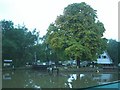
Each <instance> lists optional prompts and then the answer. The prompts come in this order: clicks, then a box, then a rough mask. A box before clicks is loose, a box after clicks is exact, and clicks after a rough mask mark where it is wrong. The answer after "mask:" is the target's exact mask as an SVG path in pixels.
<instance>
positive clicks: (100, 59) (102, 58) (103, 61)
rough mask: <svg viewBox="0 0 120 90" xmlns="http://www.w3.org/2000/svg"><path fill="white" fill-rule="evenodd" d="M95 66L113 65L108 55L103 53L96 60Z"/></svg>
mask: <svg viewBox="0 0 120 90" xmlns="http://www.w3.org/2000/svg"><path fill="white" fill-rule="evenodd" d="M96 63H97V64H105V65H107V64H109V65H110V64H113V61H112V59H111V58H110V56H109V55H108V53H107V52H106V51H104V53H103V54H101V55H100V56H99V57H98V59H97V62H96Z"/></svg>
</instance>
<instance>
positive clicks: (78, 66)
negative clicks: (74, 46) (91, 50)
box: [77, 58, 80, 68]
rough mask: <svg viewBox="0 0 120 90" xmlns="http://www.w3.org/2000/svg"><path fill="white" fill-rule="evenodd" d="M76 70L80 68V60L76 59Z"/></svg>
mask: <svg viewBox="0 0 120 90" xmlns="http://www.w3.org/2000/svg"><path fill="white" fill-rule="evenodd" d="M77 68H80V59H79V58H77Z"/></svg>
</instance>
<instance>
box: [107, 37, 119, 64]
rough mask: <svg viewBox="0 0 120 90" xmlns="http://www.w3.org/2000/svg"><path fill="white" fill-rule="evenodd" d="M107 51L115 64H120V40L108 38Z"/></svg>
mask: <svg viewBox="0 0 120 90" xmlns="http://www.w3.org/2000/svg"><path fill="white" fill-rule="evenodd" d="M107 51H108V54H109V55H110V57H111V59H112V60H113V62H114V64H115V65H118V63H120V57H119V54H118V53H120V42H117V41H116V40H113V39H110V40H108V45H107Z"/></svg>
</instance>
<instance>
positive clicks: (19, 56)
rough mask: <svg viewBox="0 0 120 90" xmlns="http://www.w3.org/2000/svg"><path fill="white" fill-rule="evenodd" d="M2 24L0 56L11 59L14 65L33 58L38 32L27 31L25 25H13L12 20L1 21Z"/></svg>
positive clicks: (22, 63)
mask: <svg viewBox="0 0 120 90" xmlns="http://www.w3.org/2000/svg"><path fill="white" fill-rule="evenodd" d="M0 23H1V25H2V58H3V60H4V59H12V60H13V61H14V63H15V65H16V66H20V65H24V64H25V63H26V62H27V61H30V60H31V61H32V60H33V59H34V54H33V53H34V52H35V49H34V46H35V45H36V43H37V39H38V37H39V36H38V33H37V32H36V30H34V31H33V32H31V31H28V29H27V28H26V27H25V26H18V27H17V28H16V27H14V24H13V22H12V21H5V20H3V21H1V22H0Z"/></svg>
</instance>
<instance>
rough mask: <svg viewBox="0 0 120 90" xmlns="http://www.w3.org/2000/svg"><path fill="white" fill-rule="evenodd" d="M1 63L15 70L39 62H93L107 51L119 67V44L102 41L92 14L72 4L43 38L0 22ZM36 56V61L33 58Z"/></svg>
mask: <svg viewBox="0 0 120 90" xmlns="http://www.w3.org/2000/svg"><path fill="white" fill-rule="evenodd" d="M0 23H1V25H2V60H4V59H12V60H13V62H14V64H15V65H16V66H21V65H25V64H26V62H31V63H32V62H34V61H35V58H37V59H38V60H41V61H49V60H52V61H59V60H69V59H70V58H72V59H75V60H77V65H78V66H80V65H79V64H80V60H90V61H92V60H96V59H97V57H98V56H99V55H100V54H102V53H103V51H104V50H107V51H108V53H109V55H110V56H111V58H112V59H113V60H114V63H115V64H117V63H118V62H119V63H120V61H119V60H120V57H119V56H118V53H119V52H120V48H119V47H120V42H117V41H116V40H112V39H110V40H107V39H106V38H103V33H104V32H105V28H104V24H103V23H102V22H100V21H99V20H98V18H97V13H96V10H94V9H93V8H92V7H91V6H89V5H87V4H86V3H85V2H82V3H73V4H70V5H68V6H67V7H66V8H64V11H63V14H62V15H60V16H58V17H57V18H56V20H55V22H54V23H51V24H50V25H49V27H48V29H47V33H46V35H45V36H43V37H40V36H39V32H37V30H36V29H34V30H32V31H31V30H28V28H27V27H26V26H25V25H22V26H21V25H18V26H16V27H15V26H14V23H13V22H12V21H7V20H2V21H1V22H0ZM35 56H36V57H35Z"/></svg>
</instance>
